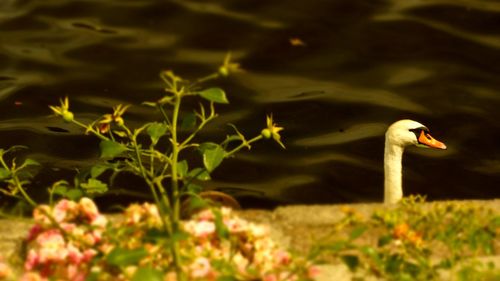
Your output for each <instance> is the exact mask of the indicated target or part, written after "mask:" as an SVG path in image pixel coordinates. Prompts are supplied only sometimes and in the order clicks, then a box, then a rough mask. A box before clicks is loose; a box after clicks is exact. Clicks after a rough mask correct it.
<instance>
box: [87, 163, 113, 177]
mask: <svg viewBox="0 0 500 281" xmlns="http://www.w3.org/2000/svg"><path fill="white" fill-rule="evenodd" d="M109 168H110V167H109V166H107V165H102V164H97V165H94V166H92V168H90V176H91V177H92V178H97V177H98V176H100V175H101V174H102V173H104V172H105V171H106V170H107V169H109Z"/></svg>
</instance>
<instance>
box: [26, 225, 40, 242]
mask: <svg viewBox="0 0 500 281" xmlns="http://www.w3.org/2000/svg"><path fill="white" fill-rule="evenodd" d="M42 231H43V227H42V226H41V225H39V224H35V225H33V226H32V227H31V229H30V231H29V232H28V237H27V238H26V240H28V242H29V241H31V240H33V239H35V238H36V237H37V236H38V234H40V233H41V232H42Z"/></svg>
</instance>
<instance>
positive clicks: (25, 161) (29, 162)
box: [23, 158, 40, 166]
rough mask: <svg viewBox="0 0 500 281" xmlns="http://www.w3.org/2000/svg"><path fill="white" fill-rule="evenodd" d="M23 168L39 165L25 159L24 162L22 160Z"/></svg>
mask: <svg viewBox="0 0 500 281" xmlns="http://www.w3.org/2000/svg"><path fill="white" fill-rule="evenodd" d="M23 166H40V163H38V162H37V161H35V160H33V159H30V158H27V159H26V160H24V163H23Z"/></svg>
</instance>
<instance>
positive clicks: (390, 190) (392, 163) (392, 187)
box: [384, 138, 404, 204]
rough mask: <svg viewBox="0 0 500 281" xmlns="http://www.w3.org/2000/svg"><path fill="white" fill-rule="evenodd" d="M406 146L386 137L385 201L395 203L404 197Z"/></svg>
mask: <svg viewBox="0 0 500 281" xmlns="http://www.w3.org/2000/svg"><path fill="white" fill-rule="evenodd" d="M403 151H404V148H403V147H401V146H399V145H396V144H393V143H392V142H391V141H390V139H387V138H386V142H385V149H384V203H385V204H394V203H397V202H398V201H400V200H401V199H402V198H403V186H402V178H403V174H402V160H403Z"/></svg>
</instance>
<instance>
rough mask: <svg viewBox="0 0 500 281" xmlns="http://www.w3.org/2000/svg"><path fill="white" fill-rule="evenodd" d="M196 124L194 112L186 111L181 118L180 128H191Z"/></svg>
mask: <svg viewBox="0 0 500 281" xmlns="http://www.w3.org/2000/svg"><path fill="white" fill-rule="evenodd" d="M195 126H196V115H195V114H194V113H192V112H191V113H188V114H186V116H184V118H183V119H182V123H181V129H182V130H191V129H193V128H194V127H195Z"/></svg>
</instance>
